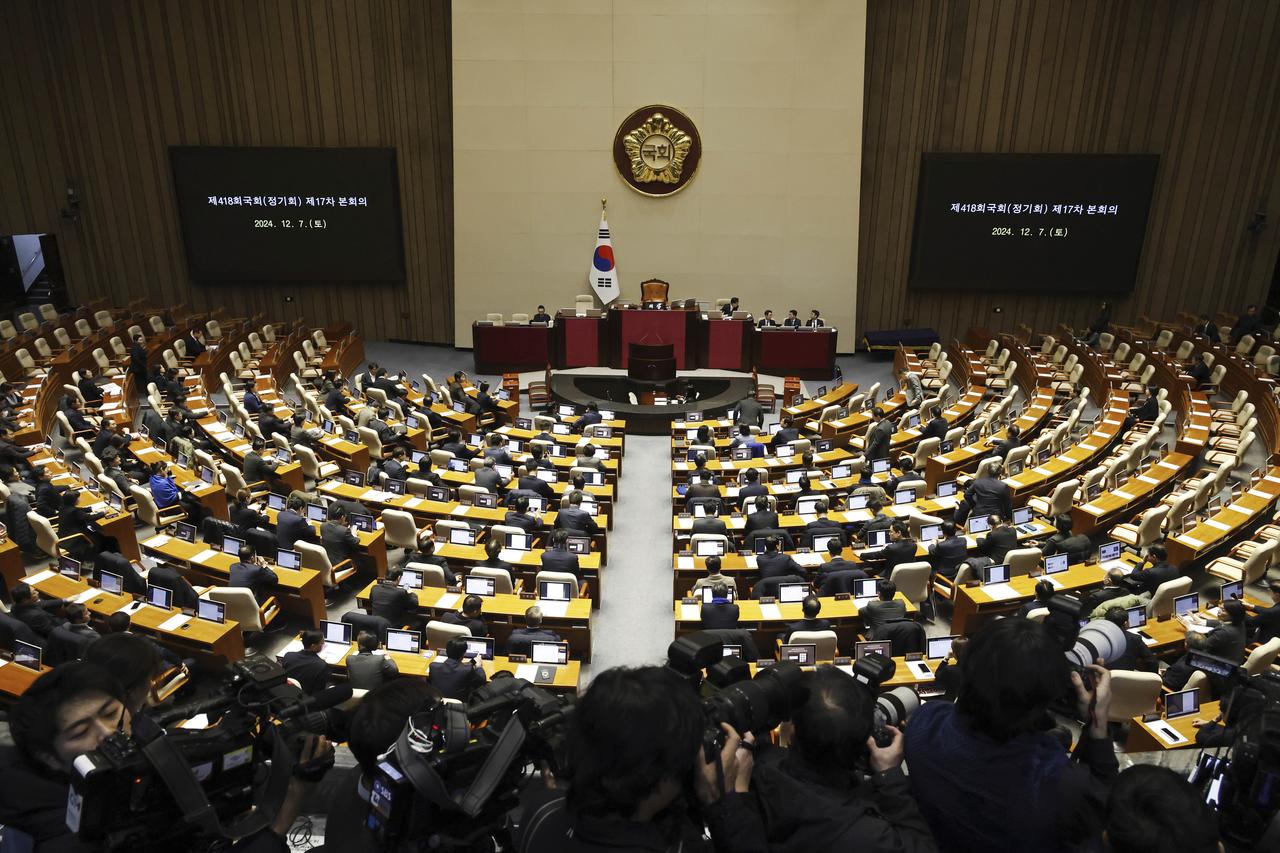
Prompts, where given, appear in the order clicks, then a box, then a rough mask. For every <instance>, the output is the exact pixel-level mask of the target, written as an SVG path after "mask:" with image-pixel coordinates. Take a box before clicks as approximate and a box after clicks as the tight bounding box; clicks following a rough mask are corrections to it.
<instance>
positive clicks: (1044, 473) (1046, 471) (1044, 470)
mask: <svg viewBox="0 0 1280 853" xmlns="http://www.w3.org/2000/svg"><path fill="white" fill-rule="evenodd" d="M1031 470H1032V471H1034V472H1036V473H1037V474H1039V475H1040V476H1041V477H1052V476H1053V472H1052V471H1050V470H1049V469H1048V468H1042V467H1040V466H1039V465H1037V466H1036V467H1034V468H1032V469H1031Z"/></svg>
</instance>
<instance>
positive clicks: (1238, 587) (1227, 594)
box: [1218, 581, 1244, 604]
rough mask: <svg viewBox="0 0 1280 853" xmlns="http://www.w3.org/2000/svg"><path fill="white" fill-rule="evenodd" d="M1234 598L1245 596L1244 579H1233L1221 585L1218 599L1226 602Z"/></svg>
mask: <svg viewBox="0 0 1280 853" xmlns="http://www.w3.org/2000/svg"><path fill="white" fill-rule="evenodd" d="M1233 598H1244V581H1232V582H1231V583H1224V584H1223V585H1222V586H1221V588H1220V591H1219V595H1218V600H1219V601H1221V602H1223V603H1224V604H1225V603H1226V602H1228V601H1230V600H1231V599H1233Z"/></svg>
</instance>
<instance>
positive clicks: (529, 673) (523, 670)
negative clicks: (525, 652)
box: [516, 663, 538, 684]
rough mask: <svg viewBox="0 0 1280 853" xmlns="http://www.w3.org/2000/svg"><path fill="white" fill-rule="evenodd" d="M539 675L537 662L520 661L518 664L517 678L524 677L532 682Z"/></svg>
mask: <svg viewBox="0 0 1280 853" xmlns="http://www.w3.org/2000/svg"><path fill="white" fill-rule="evenodd" d="M537 677H538V665H537V664H536V663H518V664H516V678H523V679H524V680H525V681H527V682H529V683H530V684H532V683H533V680H534V679H535V678H537Z"/></svg>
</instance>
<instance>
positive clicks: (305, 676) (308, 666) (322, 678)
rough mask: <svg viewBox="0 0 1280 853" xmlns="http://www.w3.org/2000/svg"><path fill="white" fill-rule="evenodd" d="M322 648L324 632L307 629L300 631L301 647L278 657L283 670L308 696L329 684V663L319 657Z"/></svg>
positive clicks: (313, 694)
mask: <svg viewBox="0 0 1280 853" xmlns="http://www.w3.org/2000/svg"><path fill="white" fill-rule="evenodd" d="M323 648H324V634H322V633H320V632H319V631H314V630H311V629H308V630H306V631H303V632H302V648H301V649H299V650H298V651H296V652H289V653H287V654H286V655H285V656H284V657H282V658H281V659H280V665H281V666H283V667H284V671H285V672H286V673H288V675H289V677H290V678H292V679H294V680H295V681H297V682H298V686H299V687H301V688H302V692H303V693H306V694H307V695H308V696H315V695H316V694H317V693H319V692H320V691H321V690H324V689H325V688H326V687H328V686H329V664H328V663H326V662H325V660H324V658H322V657H320V650H321V649H323Z"/></svg>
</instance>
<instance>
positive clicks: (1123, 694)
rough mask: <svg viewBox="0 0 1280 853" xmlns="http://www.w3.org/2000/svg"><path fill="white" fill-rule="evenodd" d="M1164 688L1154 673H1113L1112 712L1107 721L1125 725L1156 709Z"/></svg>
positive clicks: (1116, 671) (1121, 671) (1123, 671)
mask: <svg viewBox="0 0 1280 853" xmlns="http://www.w3.org/2000/svg"><path fill="white" fill-rule="evenodd" d="M1162 686H1163V684H1162V682H1161V681H1160V676H1159V675H1157V674H1156V673H1154V672H1137V671H1133V670H1115V671H1113V672H1112V673H1111V710H1110V713H1109V714H1108V715H1107V719H1108V720H1109V721H1110V722H1113V723H1123V722H1128V721H1129V720H1132V719H1133V718H1134V717H1137V716H1140V715H1142V714H1147V713H1150V712H1151V711H1154V710H1155V709H1156V700H1157V699H1159V698H1160V690H1161V687H1162Z"/></svg>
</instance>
